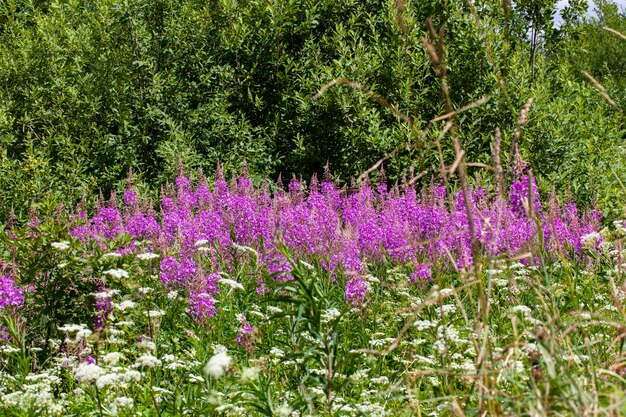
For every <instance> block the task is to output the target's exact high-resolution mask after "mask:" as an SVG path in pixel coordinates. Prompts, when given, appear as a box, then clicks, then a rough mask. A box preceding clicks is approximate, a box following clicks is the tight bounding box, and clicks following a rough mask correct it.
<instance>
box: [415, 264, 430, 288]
mask: <svg viewBox="0 0 626 417" xmlns="http://www.w3.org/2000/svg"><path fill="white" fill-rule="evenodd" d="M432 279H433V274H432V272H431V271H430V267H429V266H428V265H426V264H419V263H418V264H416V265H415V271H413V272H411V273H410V274H409V283H411V284H415V283H416V282H420V281H430V280H432Z"/></svg>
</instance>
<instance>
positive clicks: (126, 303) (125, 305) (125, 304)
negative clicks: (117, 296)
mask: <svg viewBox="0 0 626 417" xmlns="http://www.w3.org/2000/svg"><path fill="white" fill-rule="evenodd" d="M136 306H137V304H136V303H135V302H134V301H132V300H124V301H122V302H121V303H119V304H118V303H113V307H114V308H115V309H116V310H119V311H124V310H126V309H129V308H131V309H132V308H135V307H136Z"/></svg>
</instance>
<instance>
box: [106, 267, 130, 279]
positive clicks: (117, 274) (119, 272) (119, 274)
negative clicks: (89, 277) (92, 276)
mask: <svg viewBox="0 0 626 417" xmlns="http://www.w3.org/2000/svg"><path fill="white" fill-rule="evenodd" d="M103 274H105V275H109V276H111V277H113V278H116V279H122V278H128V276H129V275H128V272H126V271H125V270H123V269H120V268H117V269H109V270H106V271H104V272H103Z"/></svg>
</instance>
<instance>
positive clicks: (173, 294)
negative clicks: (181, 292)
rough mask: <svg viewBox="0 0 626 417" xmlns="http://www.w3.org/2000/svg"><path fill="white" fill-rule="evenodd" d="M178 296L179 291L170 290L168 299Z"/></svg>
mask: <svg viewBox="0 0 626 417" xmlns="http://www.w3.org/2000/svg"><path fill="white" fill-rule="evenodd" d="M176 297H178V291H170V292H168V293H167V299H168V300H170V301H171V300H175V299H176Z"/></svg>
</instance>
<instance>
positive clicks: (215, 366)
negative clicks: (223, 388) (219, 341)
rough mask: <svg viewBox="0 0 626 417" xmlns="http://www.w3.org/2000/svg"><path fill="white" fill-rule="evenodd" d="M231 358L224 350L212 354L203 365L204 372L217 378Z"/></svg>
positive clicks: (226, 367)
mask: <svg viewBox="0 0 626 417" xmlns="http://www.w3.org/2000/svg"><path fill="white" fill-rule="evenodd" d="M230 361H231V358H230V356H228V355H227V354H226V353H225V352H222V353H218V354H217V355H214V356H213V357H212V358H211V359H209V362H207V364H206V366H205V367H204V372H205V373H206V374H208V375H211V376H212V377H213V378H219V377H221V376H222V375H224V373H225V372H226V369H228V366H229V365H230Z"/></svg>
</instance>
